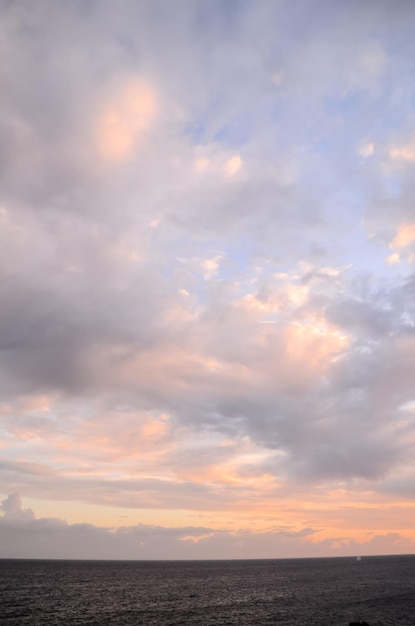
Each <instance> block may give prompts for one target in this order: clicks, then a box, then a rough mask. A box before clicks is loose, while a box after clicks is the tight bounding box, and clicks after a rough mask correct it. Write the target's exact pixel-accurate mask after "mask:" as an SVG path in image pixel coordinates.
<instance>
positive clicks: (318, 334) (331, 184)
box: [0, 0, 415, 557]
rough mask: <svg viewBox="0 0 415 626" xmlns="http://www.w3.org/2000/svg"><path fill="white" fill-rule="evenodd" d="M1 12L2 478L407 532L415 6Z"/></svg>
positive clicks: (247, 514)
mask: <svg viewBox="0 0 415 626" xmlns="http://www.w3.org/2000/svg"><path fill="white" fill-rule="evenodd" d="M0 11H1V18H2V19H1V21H0V23H1V26H0V46H1V49H2V55H1V59H2V60H1V61H0V84H1V90H0V137H1V141H0V163H1V168H0V189H1V192H0V291H1V293H0V301H1V306H0V393H1V396H0V427H1V433H2V436H1V443H0V446H1V448H0V493H2V494H3V496H6V495H7V494H9V493H13V492H19V493H20V494H21V496H23V497H24V498H25V499H26V498H29V499H31V500H30V502H31V505H32V506H33V507H34V508H35V506H34V505H33V504H32V501H36V500H38V501H39V503H42V507H43V508H44V507H45V506H46V505H45V503H47V502H49V503H50V513H49V514H48V515H47V516H46V517H51V518H55V517H56V516H58V517H59V516H60V514H59V510H60V507H63V506H64V503H65V502H73V503H74V509H75V510H76V511H77V513H76V516H77V519H78V521H85V522H88V521H89V520H88V519H86V518H83V517H82V516H83V515H86V516H88V512H87V511H88V508H87V507H88V506H89V505H94V506H95V505H96V506H101V507H103V509H102V510H103V511H104V508H105V511H108V510H109V509H110V508H114V509H117V510H118V509H119V510H120V511H122V510H123V509H128V511H132V510H136V511H137V515H138V516H140V515H141V513H140V512H141V511H143V512H144V511H145V512H146V513H145V515H146V520H151V516H152V515H153V516H154V519H157V523H160V517H159V513H157V512H159V511H165V514H164V521H163V523H162V524H161V526H165V527H166V528H169V527H172V526H177V527H179V526H180V527H181V528H187V524H186V523H184V520H185V516H193V517H192V521H191V525H192V527H193V526H198V523H194V520H195V519H197V518H198V516H201V518H202V522H201V523H202V525H203V527H206V528H216V529H218V530H219V529H220V530H221V532H222V531H223V532H225V531H226V533H228V535H226V533H225V535H221V537H223V536H226V537H227V540H226V541H228V543H227V544H226V545H229V546H231V545H232V540H231V539H230V536H231V535H230V534H229V533H231V532H245V530H246V529H248V530H249V532H251V531H252V532H254V533H255V532H259V531H261V532H265V529H266V528H269V526H270V524H272V525H274V524H276V525H277V526H278V527H280V526H281V525H284V524H288V527H289V531H290V532H292V533H294V534H295V533H298V532H301V531H302V529H303V528H314V529H316V533H317V535H316V536H317V538H318V540H319V541H320V542H323V543H321V544H320V548H321V552H322V553H324V552H325V551H327V550H329V549H328V548H326V546H325V544H324V540H325V539H328V538H336V537H339V536H341V537H347V538H348V540H350V541H352V542H353V541H354V540H359V539H362V537H366V536H367V533H371V536H375V535H377V534H381V535H384V536H386V535H387V534H388V533H389V532H391V533H400V534H401V535H402V537H406V538H408V541H409V539H410V538H411V537H413V530H412V526H413V524H412V521H411V519H412V518H413V509H414V485H415V467H414V461H413V459H414V458H415V457H414V452H415V450H414V441H415V438H414V435H415V395H414V389H415V333H414V328H415V326H414V308H415V300H414V293H415V291H414V288H415V272H414V263H415V212H414V207H413V184H414V183H413V180H414V176H413V174H414V166H415V127H414V111H413V102H414V95H415V94H414V84H415V82H414V80H413V79H414V74H415V68H414V61H413V59H414V58H415V54H414V52H415V51H414V44H413V43H412V41H413V37H412V24H413V19H414V17H415V9H414V7H413V6H412V4H411V3H409V2H403V1H402V2H399V3H394V5H393V6H392V4H391V3H389V2H370V1H369V2H366V3H364V4H362V3H359V2H351V3H348V4H347V6H346V5H345V4H344V3H340V2H338V3H333V2H330V3H329V2H325V1H324V0H318V1H316V2H299V3H298V4H297V5H296V8H295V9H294V8H293V7H288V6H287V5H284V4H282V3H274V2H268V1H266V0H260V1H255V2H238V1H235V2H223V1H220V0H217V1H216V0H215V1H213V2H209V3H205V2H198V1H196V2H195V1H189V2H188V1H186V0H182V1H181V2H180V3H179V5H176V4H175V3H170V2H164V1H156V2H154V1H153V2H146V1H140V2H135V1H134V2H133V1H129V0H123V1H121V2H120V3H117V6H115V5H114V3H111V2H109V1H108V2H107V1H103V2H83V1H81V0H79V1H77V2H73V3H71V4H70V5H69V4H64V3H53V2H49V1H47V0H40V2H37V3H35V4H32V3H28V2H24V1H23V0H22V1H17V2H14V3H5V4H4V5H3V6H2V8H1V9H0ZM83 507H84V508H83ZM35 510H36V508H35ZM42 510H43V509H42ZM62 510H63V509H62ZM82 511H85V513H84V514H83V513H82ZM143 515H144V513H143ZM64 516H65V515H64V514H63V513H62V517H64ZM173 519H174V523H173V521H172V520H173ZM2 521H4V520H2ZM37 522H38V521H36V523H37ZM27 523H30V524H32V523H34V522H33V520H28V521H27ZM151 523H154V522H151ZM101 525H102V526H105V527H109V526H111V524H109V523H108V522H107V521H106V518H105V515H103V519H102V523H101ZM103 532H104V531H103ZM105 532H106V531H105ZM166 532H167V531H166ZM313 540H314V536H313ZM223 541H224V543H226V541H225V540H223ZM270 541H271V540H270ZM305 541H308V539H307V538H306V539H305ZM310 541H311V540H310ZM265 544H266V541H265V540H264V545H265ZM180 545H182V544H180ZM310 545H311V544H310ZM351 546H352V544H351ZM391 546H392V547H391V548H390V549H388V548H387V547H385V548H384V549H383V548H382V550H383V551H393V541H392V540H391ZM352 547H353V549H354V546H352ZM352 547H351V549H352ZM120 549H121V548H120ZM229 549H231V548H230V547H229ZM217 550H218V554H219V553H220V550H222V548H220V549H219V547H218V548H217ZM252 550H253V552H254V549H252ZM258 550H259V548H258ZM298 550H299V552H298V554H299V555H300V554H301V553H304V554H307V549H306V548H304V546H303V545H302V544H301V545H299V547H298ZM301 551H303V552H301ZM246 554H247V552H246V551H245V552H244V550H243V549H241V552H240V555H241V556H242V557H243V556H246ZM249 554H251V553H250V552H249ZM149 556H151V554H150V552H149Z"/></svg>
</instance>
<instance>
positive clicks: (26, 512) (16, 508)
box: [0, 493, 35, 521]
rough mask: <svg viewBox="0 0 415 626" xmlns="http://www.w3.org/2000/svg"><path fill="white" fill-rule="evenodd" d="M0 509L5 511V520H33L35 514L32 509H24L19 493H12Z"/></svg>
mask: <svg viewBox="0 0 415 626" xmlns="http://www.w3.org/2000/svg"><path fill="white" fill-rule="evenodd" d="M0 510H1V511H3V517H2V519H3V520H6V521H8V520H11V521H14V520H32V519H34V518H35V515H34V513H33V511H32V509H23V507H22V503H21V500H20V497H19V495H18V494H17V493H11V494H10V495H9V496H7V498H6V499H5V500H3V501H2V503H1V504H0Z"/></svg>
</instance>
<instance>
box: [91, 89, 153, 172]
mask: <svg viewBox="0 0 415 626" xmlns="http://www.w3.org/2000/svg"><path fill="white" fill-rule="evenodd" d="M155 114H156V93H155V90H154V88H153V87H152V86H151V85H150V84H148V83H145V82H142V81H140V80H138V79H136V78H134V79H131V80H129V81H127V82H126V83H124V84H123V85H122V86H121V87H120V88H119V89H118V90H117V91H116V92H115V93H114V94H113V95H112V97H110V98H109V99H108V101H107V102H105V103H104V105H103V106H102V110H101V112H100V114H99V116H98V120H97V123H96V141H97V150H98V154H99V156H100V157H101V158H102V159H103V160H105V161H109V162H118V161H123V160H124V159H126V158H128V157H130V156H131V155H132V153H133V152H134V149H135V148H136V145H137V143H138V141H139V140H140V138H141V137H142V136H143V134H144V133H145V131H147V130H148V129H149V128H150V127H151V125H152V123H153V120H154V117H155Z"/></svg>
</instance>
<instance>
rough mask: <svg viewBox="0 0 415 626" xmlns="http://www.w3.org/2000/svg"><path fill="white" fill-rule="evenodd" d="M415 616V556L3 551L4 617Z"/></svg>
mask: <svg viewBox="0 0 415 626" xmlns="http://www.w3.org/2000/svg"><path fill="white" fill-rule="evenodd" d="M360 620H362V621H363V620H365V621H366V622H367V623H369V624H370V626H380V625H385V626H386V625H387V626H393V625H400V626H414V625H415V556H388V557H363V558H362V559H361V560H360V561H359V560H357V559H356V558H336V559H331V558H328V559H287V560H260V561H192V562H189V561H163V562H160V561H152V562H148V561H147V562H140V561H123V562H118V561H105V562H103V561H29V560H27V561H26V560H0V623H4V624H7V626H17V625H20V624H22V625H23V624H33V625H39V626H47V625H49V624H56V625H57V624H59V625H62V626H70V625H72V624H78V625H80V624H90V625H91V624H96V625H98V624H99V625H101V624H102V625H106V624H114V625H116V624H117V625H118V624H119V625H131V626H133V625H140V624H142V625H145V626H159V625H161V626H167V625H169V626H173V625H174V626H178V625H179V624H180V625H188V624H190V625H192V624H199V625H202V626H210V625H211V626H220V625H223V626H225V625H229V626H241V625H248V624H249V625H255V626H261V625H265V624H268V625H269V624H277V625H282V624H286V625H287V626H294V625H295V626H305V625H307V626H310V625H319V624H322V625H325V626H329V625H330V626H333V625H334V626H342V625H346V626H348V624H349V622H351V621H360Z"/></svg>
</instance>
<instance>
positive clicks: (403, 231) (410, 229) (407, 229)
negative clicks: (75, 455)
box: [390, 224, 415, 248]
mask: <svg viewBox="0 0 415 626" xmlns="http://www.w3.org/2000/svg"><path fill="white" fill-rule="evenodd" d="M414 241H415V224H403V225H402V226H400V227H399V229H398V232H397V234H396V237H395V239H393V241H392V242H391V244H390V247H391V248H405V247H406V246H409V244H411V243H413V242H414Z"/></svg>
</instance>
